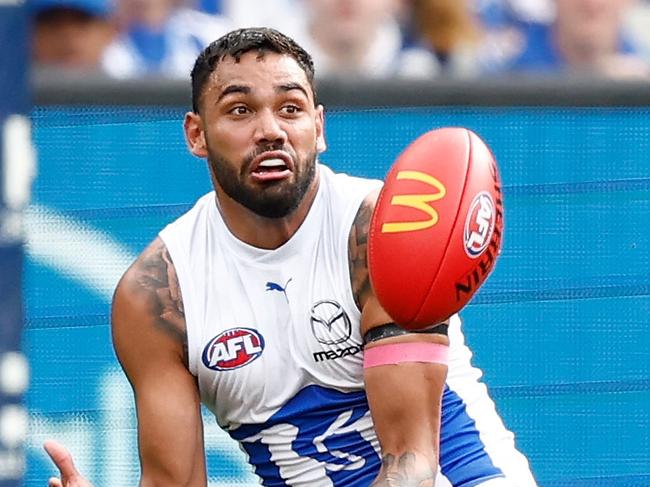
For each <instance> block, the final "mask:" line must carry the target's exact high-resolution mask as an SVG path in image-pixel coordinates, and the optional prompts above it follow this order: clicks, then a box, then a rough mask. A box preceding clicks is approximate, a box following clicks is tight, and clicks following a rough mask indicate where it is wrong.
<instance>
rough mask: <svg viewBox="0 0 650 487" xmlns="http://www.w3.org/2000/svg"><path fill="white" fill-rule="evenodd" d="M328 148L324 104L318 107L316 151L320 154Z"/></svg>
mask: <svg viewBox="0 0 650 487" xmlns="http://www.w3.org/2000/svg"><path fill="white" fill-rule="evenodd" d="M326 150H327V142H325V108H323V105H318V106H317V107H316V151H318V153H319V154H320V153H321V152H325V151H326Z"/></svg>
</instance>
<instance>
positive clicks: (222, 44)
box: [192, 28, 316, 113]
mask: <svg viewBox="0 0 650 487" xmlns="http://www.w3.org/2000/svg"><path fill="white" fill-rule="evenodd" d="M251 51H252V52H257V53H258V54H259V55H260V56H264V54H266V53H275V54H282V55H286V56H289V57H292V58H293V59H294V60H295V61H296V63H297V64H298V65H299V66H300V67H301V68H302V70H303V71H304V72H305V76H306V77H307V81H308V82H309V86H310V88H311V91H312V95H313V97H314V100H315V98H316V91H315V89H314V63H313V61H312V59H311V56H310V55H309V53H307V51H305V50H304V49H303V48H302V47H300V46H299V45H298V43H296V42H295V41H294V40H293V39H291V38H290V37H287V36H285V35H284V34H282V33H280V32H278V31H277V30H275V29H268V28H249V29H238V30H234V31H232V32H229V33H228V34H226V35H224V36H223V37H221V38H219V39H217V40H216V41H214V42H213V43H212V44H210V45H209V46H208V47H206V48H205V49H204V50H203V52H202V53H201V54H200V55H199V57H198V58H197V59H196V62H195V63H194V68H193V69H192V109H193V110H194V112H195V113H199V105H200V99H201V95H202V93H203V90H204V88H205V85H206V84H207V82H208V80H209V78H210V76H211V75H212V73H213V72H214V71H215V70H216V69H217V66H218V65H219V63H220V62H221V61H223V60H224V59H226V58H231V59H233V60H235V61H236V62H239V60H240V59H241V56H242V55H243V54H246V53H248V52H251Z"/></svg>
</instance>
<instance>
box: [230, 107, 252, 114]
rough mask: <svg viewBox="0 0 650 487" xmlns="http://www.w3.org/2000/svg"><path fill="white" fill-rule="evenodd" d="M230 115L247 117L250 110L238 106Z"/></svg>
mask: <svg viewBox="0 0 650 487" xmlns="http://www.w3.org/2000/svg"><path fill="white" fill-rule="evenodd" d="M230 113H232V114H233V115H246V114H247V113H248V108H246V107H245V106H243V105H239V106H236V107H234V108H232V109H231V110H230Z"/></svg>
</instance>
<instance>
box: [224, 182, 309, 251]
mask: <svg viewBox="0 0 650 487" xmlns="http://www.w3.org/2000/svg"><path fill="white" fill-rule="evenodd" d="M318 181H319V178H318V176H316V177H315V178H314V181H313V182H312V184H311V186H310V187H309V189H308V190H307V193H306V194H305V197H304V198H303V200H302V201H301V203H300V205H299V206H298V208H296V209H295V210H294V211H293V212H291V213H290V214H289V215H287V216H285V217H282V218H267V217H263V216H260V215H258V214H256V213H254V212H252V211H251V210H249V209H248V208H246V207H245V206H243V205H241V204H240V203H238V202H237V201H235V200H233V199H232V198H231V197H230V196H228V195H227V194H225V193H224V192H223V190H222V189H221V188H220V187H219V186H218V185H215V188H216V202H215V203H216V205H217V208H218V210H219V213H221V216H222V218H223V220H224V222H225V223H226V226H227V227H228V229H229V230H230V232H231V233H232V234H233V235H234V236H235V237H236V238H237V239H238V240H241V241H242V242H244V243H246V244H248V245H251V246H253V247H257V248H259V249H267V250H272V249H277V248H278V247H280V246H282V245H283V244H285V243H286V242H288V241H289V239H291V237H292V236H293V235H294V234H295V233H296V232H297V231H298V228H300V225H302V223H303V222H304V221H305V218H306V217H307V214H308V213H309V210H310V209H311V206H312V204H313V203H314V199H315V198H316V194H317V192H318V184H319V183H318Z"/></svg>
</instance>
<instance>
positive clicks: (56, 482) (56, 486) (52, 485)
mask: <svg viewBox="0 0 650 487" xmlns="http://www.w3.org/2000/svg"><path fill="white" fill-rule="evenodd" d="M47 487H63V483H61V480H60V479H57V478H56V477H52V478H51V479H50V480H48V481H47Z"/></svg>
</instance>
